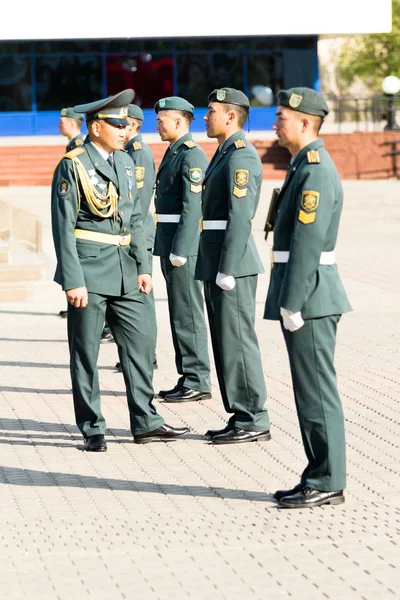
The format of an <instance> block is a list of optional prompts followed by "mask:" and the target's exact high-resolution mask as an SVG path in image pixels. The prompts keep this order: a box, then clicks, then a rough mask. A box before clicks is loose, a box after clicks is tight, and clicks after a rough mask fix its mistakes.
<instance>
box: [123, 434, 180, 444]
mask: <svg viewBox="0 0 400 600" xmlns="http://www.w3.org/2000/svg"><path fill="white" fill-rule="evenodd" d="M185 435H186V433H181V435H174V436H171V437H166V436H165V437H162V436H156V435H155V436H151V437H145V438H138V437H135V438H133V442H134V443H135V444H149V443H150V442H175V441H176V440H180V439H181V438H182V437H184V436H185Z"/></svg>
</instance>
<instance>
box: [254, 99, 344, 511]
mask: <svg viewBox="0 0 400 600" xmlns="http://www.w3.org/2000/svg"><path fill="white" fill-rule="evenodd" d="M328 112H329V109H328V106H327V104H326V102H325V100H324V98H323V97H322V96H321V95H320V94H318V92H316V91H315V90H312V89H310V88H303V87H299V88H292V89H289V90H281V91H280V92H279V95H278V109H277V111H276V121H275V124H274V126H273V127H274V129H275V131H276V135H277V137H278V143H279V145H280V146H283V147H284V148H287V149H288V150H289V152H290V154H291V155H292V160H291V162H290V166H289V170H288V174H287V175H286V179H285V182H284V184H283V187H282V189H281V191H280V194H279V196H278V200H277V203H278V204H277V207H276V212H275V214H276V220H275V224H274V247H273V268H272V271H271V278H270V283H269V289H268V295H267V300H266V305H265V313H264V318H265V319H270V320H275V321H280V325H281V329H282V332H283V336H284V338H285V342H286V347H287V351H288V355H289V363H290V369H291V374H292V384H293V390H294V398H295V403H296V410H297V416H298V419H299V424H300V430H301V438H302V440H303V446H304V450H305V454H306V457H307V461H308V464H307V466H306V468H305V469H304V471H303V473H302V476H301V479H300V482H299V483H298V484H297V485H296V486H295V487H294V488H292V489H290V490H278V491H277V492H275V494H274V498H275V500H278V502H279V505H280V506H281V507H284V508H313V507H314V506H321V505H323V504H342V503H343V502H344V495H343V490H344V488H345V487H346V448H345V433H344V417H343V408H342V403H341V401H340V397H339V393H338V389H337V381H336V372H335V367H334V364H333V361H334V354H335V344H336V328H337V324H338V323H339V321H340V317H341V315H342V313H345V312H348V311H350V310H351V306H350V304H349V301H348V299H347V296H346V293H345V291H344V289H343V285H342V282H341V280H340V277H339V273H338V269H337V265H336V257H335V247H336V240H337V235H338V229H339V221H340V215H341V212H342V206H343V190H342V184H341V181H340V177H339V173H338V171H337V168H336V166H335V164H334V162H333V160H332V158H331V157H330V156H329V154H328V152H327V151H326V150H325V148H324V142H323V141H322V140H321V139H320V138H319V137H318V135H319V131H320V128H321V126H322V124H323V121H324V118H325V116H326V115H327V114H328Z"/></svg>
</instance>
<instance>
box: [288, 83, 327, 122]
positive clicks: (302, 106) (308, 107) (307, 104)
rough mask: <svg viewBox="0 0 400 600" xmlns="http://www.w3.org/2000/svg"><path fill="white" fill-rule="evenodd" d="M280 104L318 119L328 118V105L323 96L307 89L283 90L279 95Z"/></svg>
mask: <svg viewBox="0 0 400 600" xmlns="http://www.w3.org/2000/svg"><path fill="white" fill-rule="evenodd" d="M278 104H279V105H280V106H285V107H286V108H291V109H292V110H297V111H298V112H301V113H306V114H307V115H316V116H317V117H326V115H327V114H328V113H329V108H328V105H327V103H326V102H325V100H324V99H323V97H322V96H321V94H319V93H318V92H316V91H315V90H312V89H311V88H306V87H298V88H290V90H281V91H280V92H279V94H278Z"/></svg>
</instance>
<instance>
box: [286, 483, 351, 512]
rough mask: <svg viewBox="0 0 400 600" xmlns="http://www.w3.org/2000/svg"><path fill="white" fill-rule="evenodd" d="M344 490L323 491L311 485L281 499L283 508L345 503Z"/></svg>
mask: <svg viewBox="0 0 400 600" xmlns="http://www.w3.org/2000/svg"><path fill="white" fill-rule="evenodd" d="M343 502H344V495H343V490H339V491H337V492H322V491H320V490H314V489H312V488H309V487H303V488H302V489H301V490H300V491H299V492H297V493H296V494H293V495H292V496H284V497H283V498H281V500H280V501H279V506H280V507H282V508H313V507H314V506H322V505H323V504H332V505H333V504H343Z"/></svg>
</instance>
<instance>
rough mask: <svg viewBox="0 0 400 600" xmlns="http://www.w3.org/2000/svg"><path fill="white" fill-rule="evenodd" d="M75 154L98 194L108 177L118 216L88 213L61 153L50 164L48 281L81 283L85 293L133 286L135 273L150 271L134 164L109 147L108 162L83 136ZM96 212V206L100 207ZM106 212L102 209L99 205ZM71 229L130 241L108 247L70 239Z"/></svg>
mask: <svg viewBox="0 0 400 600" xmlns="http://www.w3.org/2000/svg"><path fill="white" fill-rule="evenodd" d="M72 154H77V157H78V159H79V160H80V161H81V163H82V165H83V167H84V169H85V170H86V172H87V173H88V175H89V177H90V181H91V183H92V185H94V186H95V188H96V189H97V191H98V192H99V193H101V194H104V193H105V192H106V191H107V186H108V184H109V182H110V181H112V182H113V184H114V186H115V187H116V190H117V192H118V197H119V202H118V215H117V219H116V223H114V219H113V217H112V216H111V217H109V218H102V217H99V216H96V214H94V213H93V212H92V210H91V208H90V206H89V204H88V202H87V200H86V198H85V195H84V192H83V189H82V184H81V181H80V180H79V179H77V178H76V175H75V173H74V166H73V162H72V160H71V158H69V157H68V154H66V155H65V156H64V157H63V158H62V159H61V161H60V163H59V164H58V166H57V167H56V170H55V172H54V176H53V183H52V205H51V211H52V229H53V239H54V245H55V250H56V255H57V269H56V273H55V276H54V280H55V281H56V282H57V283H59V284H60V285H61V286H62V288H63V289H64V290H69V289H72V288H78V287H83V286H86V287H87V289H88V291H89V292H95V293H98V294H106V295H112V296H120V295H121V294H122V293H128V292H130V291H133V290H134V289H137V275H138V274H142V273H150V269H149V265H148V260H147V250H146V243H145V237H144V230H143V223H142V211H141V206H140V202H139V197H138V193H137V187H136V180H135V168H134V164H133V161H132V159H131V157H130V156H129V155H128V154H127V153H126V152H124V151H116V152H114V167H115V170H114V168H113V167H112V166H110V165H109V163H108V162H107V161H106V160H104V159H103V158H102V156H101V155H100V153H99V152H98V151H97V150H96V148H95V147H94V146H93V145H92V144H91V143H90V140H89V138H86V140H85V143H84V145H83V146H81V147H80V148H76V149H75V150H73V151H72ZM100 212H101V211H100ZM103 213H106V209H104V210H103ZM74 229H86V230H88V231H94V232H99V233H107V234H113V235H116V234H119V235H127V234H129V233H130V234H131V243H130V246H129V245H128V246H114V245H111V244H104V243H99V242H93V241H87V240H82V239H76V238H75V236H74Z"/></svg>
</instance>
